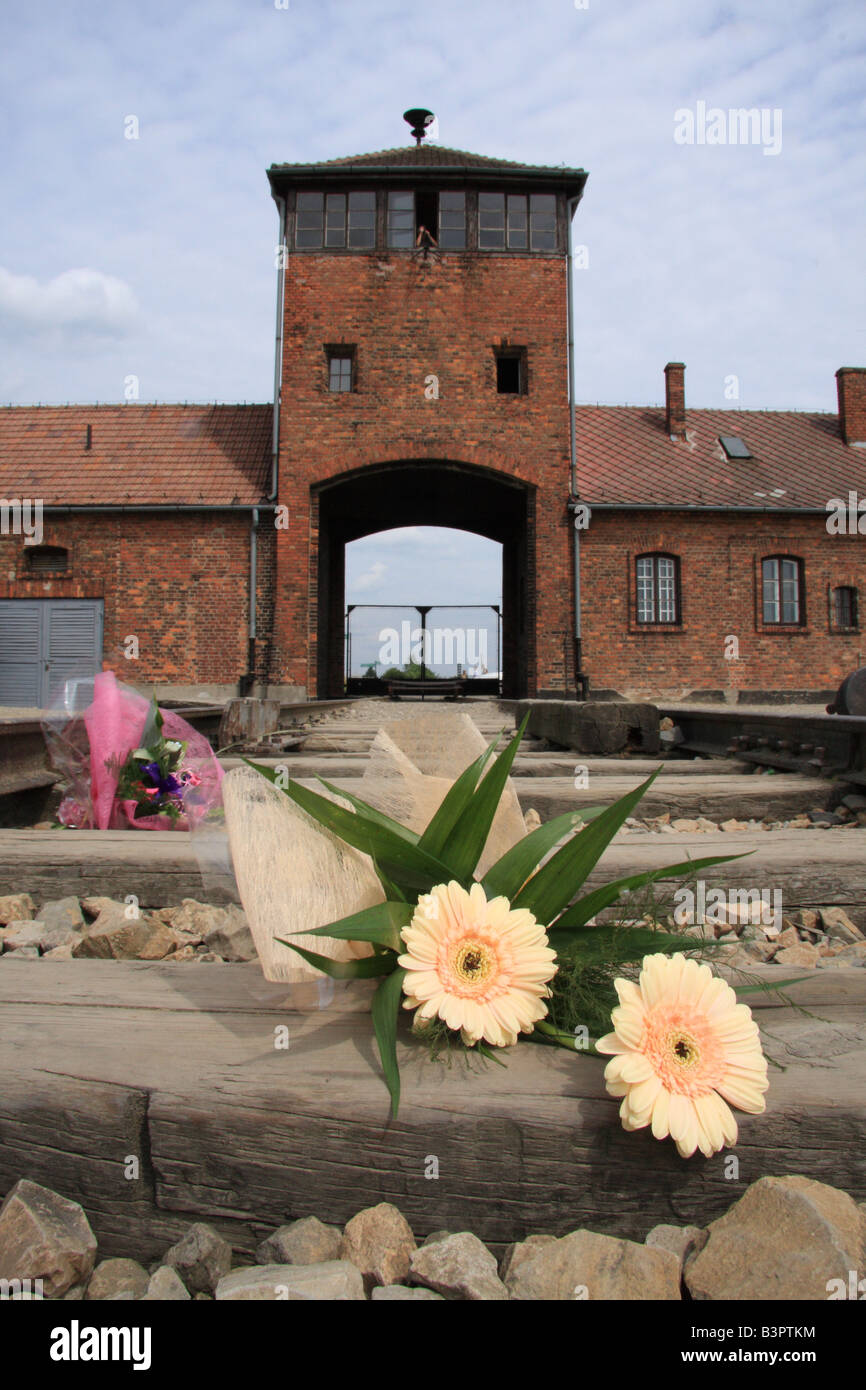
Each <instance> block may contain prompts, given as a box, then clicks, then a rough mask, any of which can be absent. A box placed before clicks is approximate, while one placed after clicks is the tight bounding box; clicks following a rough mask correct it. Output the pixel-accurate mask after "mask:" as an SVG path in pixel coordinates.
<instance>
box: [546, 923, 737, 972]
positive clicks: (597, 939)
mask: <svg viewBox="0 0 866 1390" xmlns="http://www.w3.org/2000/svg"><path fill="white" fill-rule="evenodd" d="M550 940H551V944H552V946H553V948H554V950H555V951H556V953H557V955H565V954H566V953H568V954H569V955H572V956H579V957H580V960H581V961H582V962H584V963H589V962H595V961H597V962H599V963H601V962H603V963H605V964H613V963H615V962H617V961H637V960H640V959H641V958H642V957H643V956H645V955H650V954H652V952H654V951H661V952H662V953H663V954H664V955H670V954H671V953H672V952H674V951H697V950H706V948H707V946H709V945H711V944H712V943H710V942H707V941H698V940H697V939H695V938H694V937H684V936H682V935H677V934H674V933H671V932H665V931H655V930H653V928H652V927H618V926H617V927H608V926H603V927H574V928H571V929H569V928H566V929H565V930H563V931H558V932H557V933H556V936H554V937H551V938H550Z"/></svg>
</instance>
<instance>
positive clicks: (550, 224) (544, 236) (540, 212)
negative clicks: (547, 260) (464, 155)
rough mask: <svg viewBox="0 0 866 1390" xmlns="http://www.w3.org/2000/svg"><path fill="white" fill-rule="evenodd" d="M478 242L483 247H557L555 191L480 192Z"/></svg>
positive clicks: (501, 249)
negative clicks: (526, 192) (527, 192)
mask: <svg viewBox="0 0 866 1390" xmlns="http://www.w3.org/2000/svg"><path fill="white" fill-rule="evenodd" d="M478 245H479V247H480V248H481V250H482V251H497V250H499V251H504V250H505V249H506V248H507V249H508V250H509V251H526V250H531V251H555V250H556V197H555V195H554V194H552V193H531V194H529V195H528V196H527V195H526V194H525V193H509V194H505V193H479V195H478Z"/></svg>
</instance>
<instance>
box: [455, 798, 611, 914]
mask: <svg viewBox="0 0 866 1390" xmlns="http://www.w3.org/2000/svg"><path fill="white" fill-rule="evenodd" d="M604 809H605V808H604V807H603V806H597V807H596V806H592V807H589V808H588V809H587V810H583V811H566V813H565V815H563V816H554V818H553V820H549V821H545V823H544V825H539V826H538V828H537V829H536V830H533V831H531V833H530V834H529V835H527V836H525V838H524V839H522V840H518V841H517V844H516V845H512V847H511V849H509V850H506V852H505V854H503V856H502V858H501V859H497V861H496V863H495V864H492V865H491V866H490V868H489V869H488V870H487V873H486V874H485V875H484V877H483V879H482V880H481V882H482V885H483V887H484V891H485V893H486V894H487V896H488V898H494V897H498V896H499V895H501V896H502V897H505V898H513V897H514V896H515V895H516V894H517V893H518V892H519V891H520V889H521V888H522V887H523V885H524V883H525V882H526V880H527V879H528V878H529V876H530V874H531V873H533V872H534V871H535V869H536V868H537V867H538V865H539V864H540V863H541V861H542V859H543V858H544V856H545V855H546V854H547V853H548V851H549V850H551V849H553V847H554V845H555V844H557V843H558V842H559V841H560V840H562V839H564V838H565V836H566V835H568V834H569V833H570V832H571V831H572V830H576V829H577V827H578V826H579V825H580V824H581V823H582V822H583V821H588V820H590V819H593V818H594V817H595V816H600V815H601V813H602V811H603V810H604Z"/></svg>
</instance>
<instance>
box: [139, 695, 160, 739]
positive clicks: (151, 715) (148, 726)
mask: <svg viewBox="0 0 866 1390" xmlns="http://www.w3.org/2000/svg"><path fill="white" fill-rule="evenodd" d="M162 724H163V719H162V711H161V710H160V708H159V705H158V704H157V703H156V696H155V695H154V696H152V698H151V701H150V705H149V707H148V711H147V718H146V719H145V721H144V728H143V729H142V732H141V738H140V739H139V743H140V744H141V747H142V748H150V746H151V744H154V743H159V741H160V739H161V738H162Z"/></svg>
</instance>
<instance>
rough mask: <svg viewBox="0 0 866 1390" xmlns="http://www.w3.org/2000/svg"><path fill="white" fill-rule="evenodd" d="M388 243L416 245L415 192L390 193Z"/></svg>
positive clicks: (393, 244)
mask: <svg viewBox="0 0 866 1390" xmlns="http://www.w3.org/2000/svg"><path fill="white" fill-rule="evenodd" d="M388 245H389V246H408V247H412V246H414V245H415V194H414V193H389V194H388Z"/></svg>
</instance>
